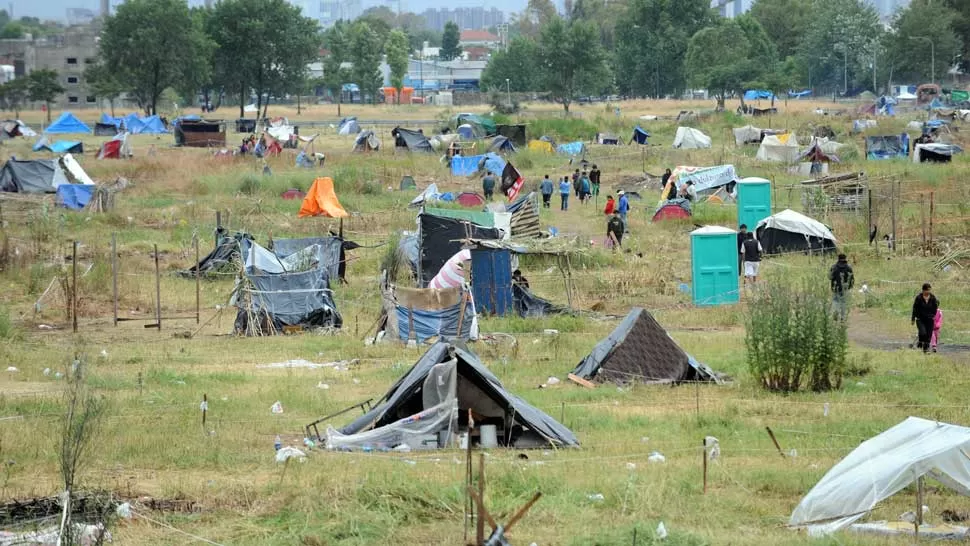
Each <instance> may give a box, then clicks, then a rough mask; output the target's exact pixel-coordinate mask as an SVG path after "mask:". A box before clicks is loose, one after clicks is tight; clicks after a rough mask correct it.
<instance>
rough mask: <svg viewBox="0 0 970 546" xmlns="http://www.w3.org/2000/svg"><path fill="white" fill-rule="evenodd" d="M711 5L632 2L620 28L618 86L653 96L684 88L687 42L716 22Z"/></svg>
mask: <svg viewBox="0 0 970 546" xmlns="http://www.w3.org/2000/svg"><path fill="white" fill-rule="evenodd" d="M710 5H711V4H710V2H709V0H680V1H678V2H672V1H670V0H630V2H629V5H628V6H627V8H626V10H625V12H624V14H623V17H622V18H621V19H620V21H619V23H618V24H617V27H616V52H615V65H616V68H615V72H616V80H617V81H616V83H617V85H618V86H619V88H620V90H621V91H622V92H624V93H627V94H630V95H633V96H645V95H652V96H655V97H662V96H664V95H668V94H672V93H676V92H678V91H681V90H683V89H684V86H685V84H686V79H685V74H684V58H685V56H686V55H687V42H688V41H689V40H690V38H691V36H693V35H694V34H695V33H696V32H697V31H698V30H700V29H702V28H704V27H707V26H711V25H712V24H713V22H714V21H715V14H714V12H713V11H712V10H711V9H710Z"/></svg>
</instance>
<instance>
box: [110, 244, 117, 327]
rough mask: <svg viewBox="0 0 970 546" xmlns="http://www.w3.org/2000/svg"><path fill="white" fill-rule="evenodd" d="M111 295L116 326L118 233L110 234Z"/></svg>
mask: <svg viewBox="0 0 970 546" xmlns="http://www.w3.org/2000/svg"><path fill="white" fill-rule="evenodd" d="M111 297H112V302H113V303H114V325H115V326H118V234H117V233H112V234H111Z"/></svg>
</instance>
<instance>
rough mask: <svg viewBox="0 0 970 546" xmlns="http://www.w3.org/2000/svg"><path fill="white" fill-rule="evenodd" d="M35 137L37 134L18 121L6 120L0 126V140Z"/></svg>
mask: <svg viewBox="0 0 970 546" xmlns="http://www.w3.org/2000/svg"><path fill="white" fill-rule="evenodd" d="M19 136H22V137H35V136H37V133H36V132H34V130H33V129H31V128H30V127H28V126H27V124H26V123H24V122H22V121H20V120H19V119H8V120H6V121H4V122H3V123H2V124H0V140H6V139H8V138H16V137H19Z"/></svg>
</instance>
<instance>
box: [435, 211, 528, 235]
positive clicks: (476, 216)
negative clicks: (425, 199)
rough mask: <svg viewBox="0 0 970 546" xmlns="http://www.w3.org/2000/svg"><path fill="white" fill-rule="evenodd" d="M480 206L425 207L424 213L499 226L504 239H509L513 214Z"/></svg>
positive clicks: (476, 223) (491, 226) (480, 224)
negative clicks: (472, 208)
mask: <svg viewBox="0 0 970 546" xmlns="http://www.w3.org/2000/svg"><path fill="white" fill-rule="evenodd" d="M480 207H481V206H480V205H479V208H478V210H468V209H445V208H431V207H425V208H424V210H423V213H424V214H431V215H433V216H441V217H443V218H453V219H455V220H462V221H465V222H471V223H472V224H475V225H478V226H481V227H486V228H497V229H498V230H499V231H500V232H501V233H502V239H508V238H509V233H510V231H511V223H512V214H511V213H509V212H495V211H492V210H491V208H490V207H489V208H486V209H485V210H482V209H481V208H480Z"/></svg>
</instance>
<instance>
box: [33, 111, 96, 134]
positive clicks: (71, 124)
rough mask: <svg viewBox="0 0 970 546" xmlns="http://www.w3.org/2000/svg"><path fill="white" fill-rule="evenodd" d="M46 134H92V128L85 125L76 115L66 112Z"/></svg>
mask: <svg viewBox="0 0 970 546" xmlns="http://www.w3.org/2000/svg"><path fill="white" fill-rule="evenodd" d="M44 132H45V133H51V134H65V133H90V132H91V128H90V127H88V126H87V125H85V124H84V122H83V121H81V120H79V119H77V117H76V116H75V115H74V114H72V113H70V112H64V113H63V114H61V116H60V117H59V118H57V119H56V120H54V123H51V124H50V126H49V127H47V129H46V130H45V131H44Z"/></svg>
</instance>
